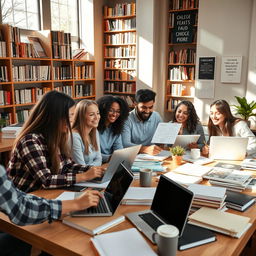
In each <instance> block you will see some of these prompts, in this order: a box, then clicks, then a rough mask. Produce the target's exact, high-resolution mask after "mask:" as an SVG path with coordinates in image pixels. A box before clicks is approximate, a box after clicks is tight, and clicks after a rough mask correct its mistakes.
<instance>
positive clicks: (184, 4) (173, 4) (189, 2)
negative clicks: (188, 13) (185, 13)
mask: <svg viewBox="0 0 256 256" xmlns="http://www.w3.org/2000/svg"><path fill="white" fill-rule="evenodd" d="M198 6H199V0H171V1H170V4H169V9H171V10H182V9H193V8H198Z"/></svg>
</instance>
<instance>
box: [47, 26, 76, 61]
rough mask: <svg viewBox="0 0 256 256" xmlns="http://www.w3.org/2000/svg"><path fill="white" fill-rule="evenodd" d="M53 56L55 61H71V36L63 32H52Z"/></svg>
mask: <svg viewBox="0 0 256 256" xmlns="http://www.w3.org/2000/svg"><path fill="white" fill-rule="evenodd" d="M51 38H52V55H53V58H54V59H71V58H72V47H71V34H70V33H64V32H63V31H51Z"/></svg>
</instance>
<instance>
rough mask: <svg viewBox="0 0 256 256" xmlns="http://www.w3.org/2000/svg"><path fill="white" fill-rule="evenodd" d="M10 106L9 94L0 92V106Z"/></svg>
mask: <svg viewBox="0 0 256 256" xmlns="http://www.w3.org/2000/svg"><path fill="white" fill-rule="evenodd" d="M10 104H11V92H10V91H5V90H0V105H1V106H3V105H10Z"/></svg>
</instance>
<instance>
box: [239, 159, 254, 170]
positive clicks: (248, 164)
mask: <svg viewBox="0 0 256 256" xmlns="http://www.w3.org/2000/svg"><path fill="white" fill-rule="evenodd" d="M241 167H242V168H243V169H249V170H256V159H252V158H245V159H244V160H243V161H242V163H241Z"/></svg>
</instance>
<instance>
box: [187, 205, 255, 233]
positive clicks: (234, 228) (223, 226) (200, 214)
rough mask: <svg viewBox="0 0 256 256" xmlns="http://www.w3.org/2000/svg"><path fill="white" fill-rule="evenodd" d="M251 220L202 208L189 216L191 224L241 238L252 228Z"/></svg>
mask: <svg viewBox="0 0 256 256" xmlns="http://www.w3.org/2000/svg"><path fill="white" fill-rule="evenodd" d="M249 221H250V218H248V217H244V216H240V215H236V214H233V213H228V212H222V211H218V210H216V209H212V208H207V207H202V208H200V209H199V210H198V211H196V212H194V213H193V214H192V215H190V216H189V222H188V223H190V224H194V225H197V226H200V227H204V228H208V229H211V230H214V231H217V232H220V233H223V234H226V235H230V236H232V237H236V238H240V237H241V236H242V235H243V234H244V233H245V232H246V231H247V230H248V229H249V228H250V226H251V223H249Z"/></svg>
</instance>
